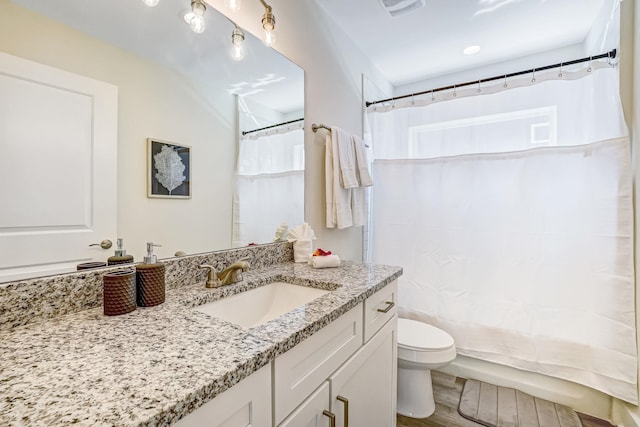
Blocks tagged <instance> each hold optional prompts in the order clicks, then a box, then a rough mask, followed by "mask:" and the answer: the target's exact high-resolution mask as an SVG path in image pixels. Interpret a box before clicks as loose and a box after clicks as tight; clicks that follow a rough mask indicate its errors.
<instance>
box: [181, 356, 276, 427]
mask: <svg viewBox="0 0 640 427" xmlns="http://www.w3.org/2000/svg"><path fill="white" fill-rule="evenodd" d="M270 367H271V366H270V365H267V366H265V367H263V368H261V369H260V370H259V371H257V372H255V373H254V374H251V375H250V376H248V377H247V378H245V379H244V380H242V381H240V382H239V383H238V384H236V385H235V386H233V387H231V388H230V389H229V390H227V391H225V392H223V393H222V394H220V395H218V396H216V397H214V398H213V400H211V401H209V402H207V403H205V404H204V405H202V406H201V407H200V408H198V409H196V410H195V411H194V412H192V413H190V414H189V415H187V416H186V417H184V418H183V419H181V420H180V421H178V422H177V423H176V424H175V426H176V427H271V369H270Z"/></svg>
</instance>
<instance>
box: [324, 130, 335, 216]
mask: <svg viewBox="0 0 640 427" xmlns="http://www.w3.org/2000/svg"><path fill="white" fill-rule="evenodd" d="M324 141H325V142H324V148H325V150H324V191H325V201H326V217H327V220H326V225H327V228H335V227H336V225H337V218H336V209H335V198H334V196H333V144H332V143H331V136H330V135H329V134H327V136H326V137H325V139H324Z"/></svg>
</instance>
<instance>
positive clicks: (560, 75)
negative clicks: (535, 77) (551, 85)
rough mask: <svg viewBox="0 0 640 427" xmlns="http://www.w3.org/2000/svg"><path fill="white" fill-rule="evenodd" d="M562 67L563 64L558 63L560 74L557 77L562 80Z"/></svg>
mask: <svg viewBox="0 0 640 427" xmlns="http://www.w3.org/2000/svg"><path fill="white" fill-rule="evenodd" d="M562 65H563V63H562V62H561V63H560V72H559V73H558V77H560V78H562V76H563V74H562Z"/></svg>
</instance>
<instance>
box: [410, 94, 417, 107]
mask: <svg viewBox="0 0 640 427" xmlns="http://www.w3.org/2000/svg"><path fill="white" fill-rule="evenodd" d="M413 95H414V94H413V93H412V94H411V105H416V101H415V99H414V98H413Z"/></svg>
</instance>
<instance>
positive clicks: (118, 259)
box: [107, 237, 133, 265]
mask: <svg viewBox="0 0 640 427" xmlns="http://www.w3.org/2000/svg"><path fill="white" fill-rule="evenodd" d="M117 245H118V249H116V253H115V254H114V255H112V256H110V257H109V258H108V259H107V264H108V265H117V264H129V263H131V262H133V255H127V251H126V250H125V249H124V247H123V246H124V240H123V239H122V237H118V240H117Z"/></svg>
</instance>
